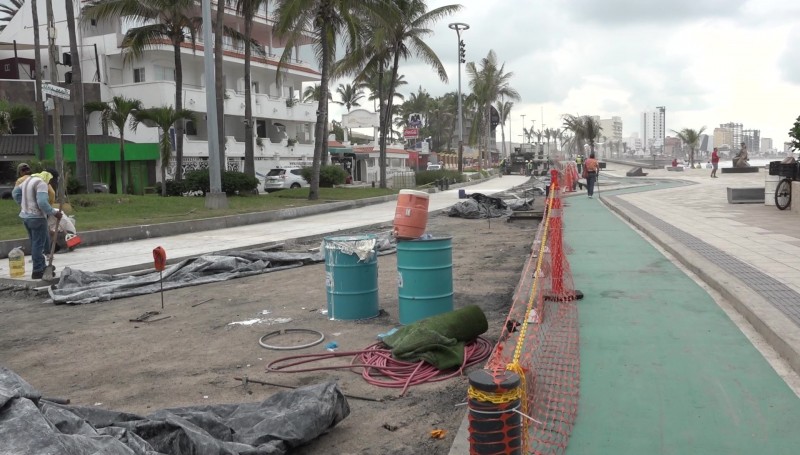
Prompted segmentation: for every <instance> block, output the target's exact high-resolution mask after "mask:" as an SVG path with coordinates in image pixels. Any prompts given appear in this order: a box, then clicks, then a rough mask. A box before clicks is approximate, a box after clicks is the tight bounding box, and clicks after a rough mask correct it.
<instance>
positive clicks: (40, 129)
mask: <svg viewBox="0 0 800 455" xmlns="http://www.w3.org/2000/svg"><path fill="white" fill-rule="evenodd" d="M36 3H37V2H35V1H32V2H31V13H32V15H33V44H34V46H35V47H36V49H37V51H36V52H34V54H35V58H36V59H35V64H36V99H37V101H36V117H37V122H36V123H37V133H38V134H37V135H36V145H37V147H38V150H37V153H36V156H37V157H38V158H39V159H40V160H43V159H44V147H45V145H47V136H48V130H49V129H50V128H49V127H48V125H47V117H46V116H45V112H44V96H42V55H41V52H39V51H38V49H39V46H40V41H39V9H38V7H37V6H36Z"/></svg>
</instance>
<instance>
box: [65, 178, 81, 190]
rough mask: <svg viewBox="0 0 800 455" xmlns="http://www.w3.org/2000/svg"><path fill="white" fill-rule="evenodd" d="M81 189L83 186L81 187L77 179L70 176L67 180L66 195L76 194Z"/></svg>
mask: <svg viewBox="0 0 800 455" xmlns="http://www.w3.org/2000/svg"><path fill="white" fill-rule="evenodd" d="M82 189H83V185H81V182H79V181H78V179H76V178H75V177H72V176H70V177H69V178H68V179H67V186H66V190H67V194H78V193H80V192H81V190H82Z"/></svg>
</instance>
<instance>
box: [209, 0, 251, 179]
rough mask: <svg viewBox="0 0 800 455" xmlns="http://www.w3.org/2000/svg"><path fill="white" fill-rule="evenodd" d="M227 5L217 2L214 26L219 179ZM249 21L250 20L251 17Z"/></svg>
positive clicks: (224, 1) (224, 0)
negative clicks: (223, 37) (224, 27)
mask: <svg viewBox="0 0 800 455" xmlns="http://www.w3.org/2000/svg"><path fill="white" fill-rule="evenodd" d="M227 3H228V1H227V0H217V23H216V24H214V50H215V52H214V86H215V89H216V92H217V103H216V104H217V106H216V108H217V139H218V142H219V149H218V150H219V172H220V179H222V176H223V175H225V169H226V168H227V167H228V164H227V161H226V160H225V142H226V141H225V78H224V76H225V73H224V72H223V70H222V57H223V56H224V53H225V50H224V49H223V48H222V34H223V25H224V23H225V5H226V4H227ZM249 20H252V17H251V18H250V19H249ZM245 21H248V19H245ZM248 63H249V62H248ZM251 141H252V139H251ZM220 181H221V180H220Z"/></svg>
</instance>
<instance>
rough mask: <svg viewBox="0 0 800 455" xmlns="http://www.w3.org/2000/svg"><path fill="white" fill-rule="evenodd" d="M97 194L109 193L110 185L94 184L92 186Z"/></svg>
mask: <svg viewBox="0 0 800 455" xmlns="http://www.w3.org/2000/svg"><path fill="white" fill-rule="evenodd" d="M92 186H93V187H94V192H95V193H108V191H109V190H108V185H107V184H105V183H103V182H94V183H93V184H92Z"/></svg>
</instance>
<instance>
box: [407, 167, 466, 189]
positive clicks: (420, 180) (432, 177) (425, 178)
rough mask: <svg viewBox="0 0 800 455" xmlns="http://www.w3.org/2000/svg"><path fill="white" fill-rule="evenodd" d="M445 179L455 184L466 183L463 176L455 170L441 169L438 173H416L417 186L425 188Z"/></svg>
mask: <svg viewBox="0 0 800 455" xmlns="http://www.w3.org/2000/svg"><path fill="white" fill-rule="evenodd" d="M444 178H446V179H449V180H450V182H455V183H460V182H463V181H464V177H463V174H459V173H458V171H453V170H445V169H440V170H438V171H419V172H417V173H416V179H417V186H424V185H427V184H429V183H433V182H435V181H437V180H441V179H444Z"/></svg>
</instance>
